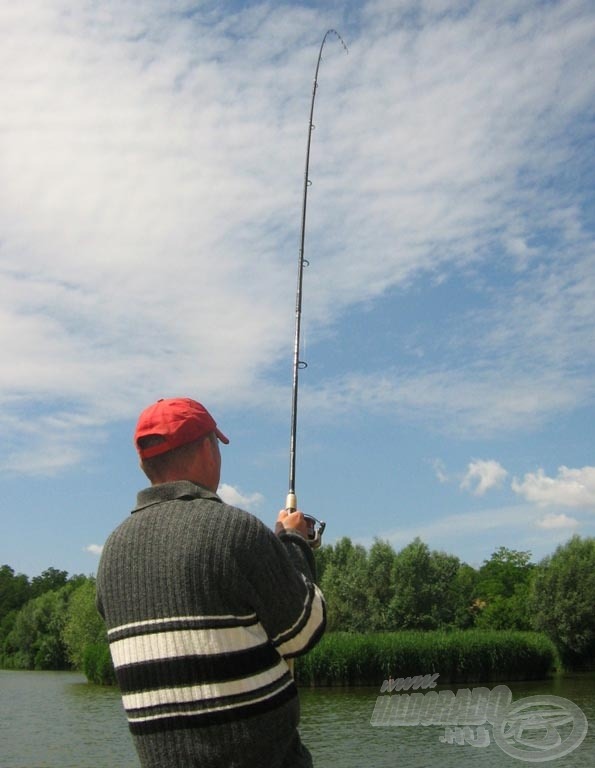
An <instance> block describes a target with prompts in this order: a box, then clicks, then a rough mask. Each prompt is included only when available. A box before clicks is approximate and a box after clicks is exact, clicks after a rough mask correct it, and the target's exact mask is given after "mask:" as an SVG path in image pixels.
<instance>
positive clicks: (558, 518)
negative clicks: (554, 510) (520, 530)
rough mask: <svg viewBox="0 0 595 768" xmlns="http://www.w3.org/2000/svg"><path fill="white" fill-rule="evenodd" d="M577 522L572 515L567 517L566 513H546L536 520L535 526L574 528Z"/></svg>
mask: <svg viewBox="0 0 595 768" xmlns="http://www.w3.org/2000/svg"><path fill="white" fill-rule="evenodd" d="M578 524H579V522H578V520H575V519H574V517H568V515H563V514H560V515H546V516H545V517H543V518H542V519H541V520H539V521H538V522H537V527H538V528H546V529H555V528H576V527H577V526H578Z"/></svg>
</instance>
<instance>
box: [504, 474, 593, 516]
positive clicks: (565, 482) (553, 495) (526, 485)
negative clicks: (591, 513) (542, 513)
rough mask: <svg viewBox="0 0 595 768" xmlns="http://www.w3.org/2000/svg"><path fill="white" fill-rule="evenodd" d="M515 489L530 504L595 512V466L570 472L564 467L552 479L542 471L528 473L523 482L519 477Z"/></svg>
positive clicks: (513, 486) (514, 484) (513, 484)
mask: <svg viewBox="0 0 595 768" xmlns="http://www.w3.org/2000/svg"><path fill="white" fill-rule="evenodd" d="M512 489H513V491H514V492H515V493H518V494H519V495H521V496H524V498H525V499H527V501H531V502H534V503H536V504H539V505H541V506H552V505H556V506H562V507H576V508H580V507H584V508H588V507H591V508H594V509H595V467H583V468H582V469H569V468H568V467H564V466H562V467H559V469H558V475H557V477H548V476H547V475H546V474H545V472H544V470H543V469H541V468H540V469H538V470H537V472H534V473H528V474H526V475H525V477H524V478H523V480H522V481H519V480H517V479H516V478H515V479H514V480H513V482H512Z"/></svg>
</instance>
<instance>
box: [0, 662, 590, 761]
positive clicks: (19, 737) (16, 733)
mask: <svg viewBox="0 0 595 768" xmlns="http://www.w3.org/2000/svg"><path fill="white" fill-rule="evenodd" d="M380 682H381V681H380ZM460 687H462V686H459V688H460ZM487 687H489V688H492V687H493V686H491V685H489V686H487ZM379 688H380V685H379V686H378V688H356V689H347V690H346V689H317V690H310V689H302V690H301V691H300V698H301V702H302V727H301V731H302V737H303V740H304V742H305V743H306V744H307V745H308V747H309V749H310V751H311V752H312V754H313V756H314V762H315V766H316V768H327V767H328V768H393V766H394V768H429V767H430V766H437V767H439V768H467V767H468V768H475V766H481V768H513V766H516V768H523V766H527V765H529V764H530V763H528V762H524V761H521V760H518V759H515V758H513V757H511V756H509V755H507V754H506V753H505V752H503V751H502V750H501V749H500V747H499V746H498V745H497V744H496V743H494V741H493V739H492V740H491V743H490V744H489V746H487V747H485V748H476V747H472V746H469V745H468V744H463V745H459V744H456V743H453V744H448V743H442V742H441V741H440V737H441V736H444V732H445V729H444V727H439V726H426V727H424V726H415V727H394V726H393V727H373V726H372V725H371V724H370V719H371V717H372V712H373V710H374V705H375V702H376V698H377V696H379V695H380V690H379ZM509 688H510V689H511V691H512V693H513V700H514V701H516V700H518V699H522V698H524V697H527V696H539V695H544V694H547V695H555V696H559V697H562V698H566V699H569V700H570V701H573V702H574V703H575V704H576V705H577V706H579V707H580V708H581V709H582V711H583V712H584V713H585V715H586V717H587V720H588V722H589V731H588V732H587V735H586V738H585V740H584V741H583V743H582V744H581V745H580V746H579V747H578V748H577V749H576V750H575V751H574V752H572V753H571V754H568V755H567V756H565V757H561V758H558V759H555V760H552V761H551V762H547V763H538V764H540V765H543V764H545V765H546V766H552V768H595V676H594V675H575V676H570V677H564V678H560V677H558V678H555V679H553V680H548V681H541V682H532V683H510V684H509ZM452 690H454V691H456V690H457V688H456V687H453V688H452ZM488 727H489V726H488ZM0 768H139V763H138V759H137V757H136V753H135V751H134V747H133V746H132V741H131V739H130V735H129V733H128V728H127V725H126V720H125V717H124V712H123V710H122V705H121V702H120V696H119V694H118V691H117V690H116V689H114V688H104V687H99V686H93V685H90V684H88V683H87V682H86V679H85V677H84V676H83V675H79V674H76V673H70V672H13V671H2V670H0ZM255 768H257V767H256V766H255Z"/></svg>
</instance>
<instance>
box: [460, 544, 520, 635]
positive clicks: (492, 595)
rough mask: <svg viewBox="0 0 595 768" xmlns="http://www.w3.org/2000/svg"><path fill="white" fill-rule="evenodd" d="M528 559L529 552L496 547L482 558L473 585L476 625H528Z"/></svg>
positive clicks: (486, 626) (498, 626) (515, 626)
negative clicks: (485, 557)
mask: <svg viewBox="0 0 595 768" xmlns="http://www.w3.org/2000/svg"><path fill="white" fill-rule="evenodd" d="M530 560H531V553H530V552H519V551H517V550H514V549H507V548H506V547H500V548H499V549H497V550H496V551H495V552H494V554H493V555H492V556H491V558H490V559H489V560H486V561H484V564H483V565H482V567H481V568H480V570H479V574H478V579H477V583H476V585H475V607H476V617H475V626H476V627H480V628H482V629H519V630H529V629H531V628H532V624H531V618H530V616H529V612H528V610H527V609H528V601H529V593H530V588H531V581H532V579H533V576H534V568H535V566H534V565H533V564H532V563H531V562H530Z"/></svg>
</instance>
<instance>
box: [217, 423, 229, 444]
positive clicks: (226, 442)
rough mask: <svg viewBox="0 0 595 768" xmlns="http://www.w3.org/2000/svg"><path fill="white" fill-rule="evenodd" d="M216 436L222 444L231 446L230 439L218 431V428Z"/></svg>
mask: <svg viewBox="0 0 595 768" xmlns="http://www.w3.org/2000/svg"><path fill="white" fill-rule="evenodd" d="M215 434H216V435H217V437H218V438H219V440H221V442H222V443H225V445H229V438H227V437H225V435H224V434H223V432H222V431H221V430H220V429H217V427H215Z"/></svg>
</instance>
